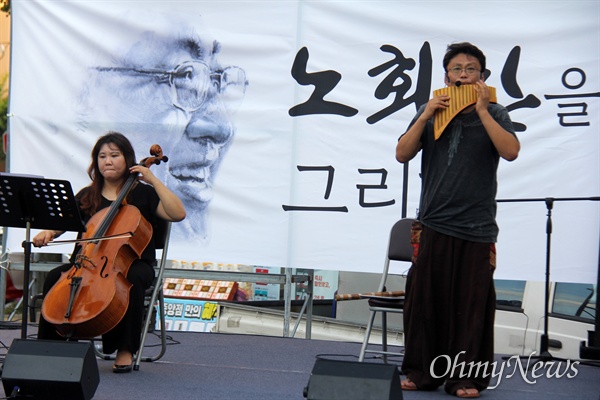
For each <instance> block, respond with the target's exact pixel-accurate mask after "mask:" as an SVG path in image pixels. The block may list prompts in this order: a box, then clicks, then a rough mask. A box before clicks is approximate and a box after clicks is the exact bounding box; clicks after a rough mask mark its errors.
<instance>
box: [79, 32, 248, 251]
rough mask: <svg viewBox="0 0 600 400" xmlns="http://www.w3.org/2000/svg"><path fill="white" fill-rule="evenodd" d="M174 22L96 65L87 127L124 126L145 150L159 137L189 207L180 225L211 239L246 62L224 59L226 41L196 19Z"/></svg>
mask: <svg viewBox="0 0 600 400" xmlns="http://www.w3.org/2000/svg"><path fill="white" fill-rule="evenodd" d="M171 22H172V23H171V24H166V25H164V24H163V25H160V27H161V28H157V29H153V27H149V29H148V31H146V32H144V33H143V34H142V35H141V37H139V38H137V40H135V41H134V43H133V44H131V45H130V46H128V47H125V48H124V49H123V51H122V52H116V53H115V54H112V55H111V57H110V59H111V61H110V62H108V63H106V64H105V65H96V66H93V67H91V68H90V73H91V74H90V77H91V78H90V80H89V81H88V82H86V84H85V86H84V88H83V91H82V95H81V99H80V101H81V105H82V107H81V112H80V115H79V118H78V119H79V125H80V127H81V128H82V129H85V130H86V131H98V134H100V133H102V132H101V131H106V130H109V129H110V130H116V131H119V132H122V133H123V134H125V135H126V136H128V137H129V138H130V140H132V142H133V143H135V146H136V151H137V152H138V157H140V156H142V155H144V154H145V153H141V151H144V152H145V151H146V150H145V149H149V148H150V145H152V144H153V143H157V144H159V145H160V146H161V147H162V148H163V151H164V154H165V155H167V156H168V157H169V161H168V163H167V164H166V167H165V168H164V170H163V172H162V174H163V175H164V176H159V175H158V173H157V172H155V174H157V176H159V177H160V178H161V179H163V181H164V183H165V184H166V185H167V187H168V188H169V189H171V190H172V191H173V192H175V194H177V195H178V196H179V197H180V198H181V200H182V201H183V203H184V205H185V207H186V212H187V218H186V219H185V220H184V221H183V222H182V223H180V224H177V227H176V228H177V229H178V230H179V233H180V234H183V236H184V237H186V238H187V239H191V238H196V239H199V240H205V239H206V238H207V226H206V225H207V222H206V213H207V207H208V205H209V203H210V201H211V199H212V197H213V188H214V183H215V177H216V175H217V171H218V169H219V165H220V163H221V161H222V160H223V157H224V156H225V154H226V152H227V149H228V147H229V146H230V144H231V140H232V137H233V134H234V127H233V121H232V120H233V116H234V113H235V111H236V109H237V107H238V105H239V103H240V102H241V100H242V99H243V96H244V93H245V90H246V86H247V81H246V75H245V72H244V70H242V69H241V68H239V67H236V66H222V65H221V64H220V63H219V60H218V55H219V51H220V43H219V42H217V41H216V40H213V39H211V38H210V37H209V36H208V34H206V33H204V32H199V31H198V30H197V28H195V27H191V26H190V24H189V23H182V22H181V21H178V22H175V21H171ZM169 27H170V28H169ZM140 158H141V157H140Z"/></svg>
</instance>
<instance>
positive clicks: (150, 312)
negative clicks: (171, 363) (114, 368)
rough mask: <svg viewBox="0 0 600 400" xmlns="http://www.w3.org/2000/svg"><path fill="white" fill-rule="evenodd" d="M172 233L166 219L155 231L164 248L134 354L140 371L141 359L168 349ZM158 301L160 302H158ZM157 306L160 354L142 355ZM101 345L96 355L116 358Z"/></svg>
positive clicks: (159, 246)
mask: <svg viewBox="0 0 600 400" xmlns="http://www.w3.org/2000/svg"><path fill="white" fill-rule="evenodd" d="M170 234H171V222H168V221H165V222H164V223H163V224H162V225H161V226H159V229H158V230H157V232H155V233H154V240H155V242H154V243H155V247H156V248H157V249H162V256H161V258H160V261H159V263H158V274H157V276H156V278H155V279H154V284H153V285H152V286H150V287H149V288H148V289H146V296H145V301H144V304H145V306H146V313H145V318H144V325H143V327H142V338H141V341H140V349H139V350H138V352H137V353H136V354H134V356H133V362H134V364H133V369H134V371H138V370H139V369H140V362H141V361H150V362H152V361H157V360H159V359H160V358H161V357H162V356H163V355H164V354H165V352H166V350H167V335H166V331H165V307H164V296H163V282H164V278H163V275H164V271H165V267H166V265H167V252H168V248H169V236H170ZM157 301H158V304H157ZM155 307H158V314H159V316H160V340H161V344H160V351H159V352H158V354H155V355H152V356H146V357H142V352H143V350H144V346H145V343H146V337H147V335H148V331H149V330H150V329H154V327H151V324H152V322H153V320H154V315H155V314H154V310H155ZM101 347H102V346H101V345H96V346H94V352H95V354H96V356H98V357H100V358H102V359H105V360H112V359H114V358H115V354H105V353H103V352H102V351H101V350H100V349H101Z"/></svg>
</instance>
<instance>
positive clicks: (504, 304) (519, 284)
mask: <svg viewBox="0 0 600 400" xmlns="http://www.w3.org/2000/svg"><path fill="white" fill-rule="evenodd" d="M494 286H495V287H496V308H497V309H501V310H506V311H518V312H522V311H523V294H524V293H525V281H513V280H502V279H495V280H494Z"/></svg>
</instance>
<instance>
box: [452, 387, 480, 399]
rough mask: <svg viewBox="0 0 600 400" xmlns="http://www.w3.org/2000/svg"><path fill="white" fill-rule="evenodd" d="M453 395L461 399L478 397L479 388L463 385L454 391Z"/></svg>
mask: <svg viewBox="0 0 600 400" xmlns="http://www.w3.org/2000/svg"><path fill="white" fill-rule="evenodd" d="M455 396H456V397H460V398H461V399H474V398H477V397H479V390H477V389H475V388H466V387H463V388H460V389H458V390H457V391H456V393H455Z"/></svg>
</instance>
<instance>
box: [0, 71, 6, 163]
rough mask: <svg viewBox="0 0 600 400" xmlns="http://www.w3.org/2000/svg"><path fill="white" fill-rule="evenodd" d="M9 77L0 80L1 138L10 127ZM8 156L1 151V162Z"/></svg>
mask: <svg viewBox="0 0 600 400" xmlns="http://www.w3.org/2000/svg"><path fill="white" fill-rule="evenodd" d="M7 83H8V75H5V76H3V77H2V78H0V136H2V134H3V133H4V132H6V127H7V126H8V117H7V116H6V114H7V113H8V87H7ZM5 158H6V155H5V154H4V151H0V161H4V159H5Z"/></svg>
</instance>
